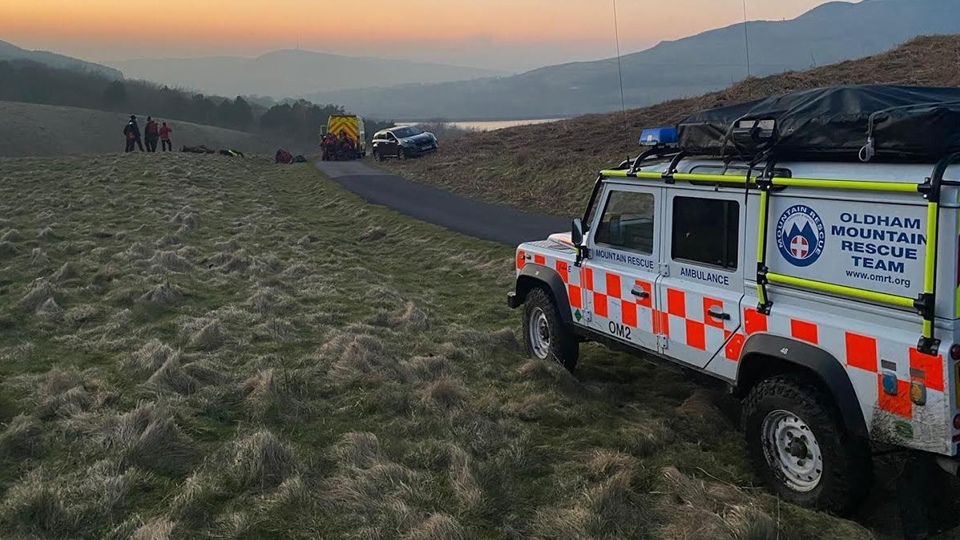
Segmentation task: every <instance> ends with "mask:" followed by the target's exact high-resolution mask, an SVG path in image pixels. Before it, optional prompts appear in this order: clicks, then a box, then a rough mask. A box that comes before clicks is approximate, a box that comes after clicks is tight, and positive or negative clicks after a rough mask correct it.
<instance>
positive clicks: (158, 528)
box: [131, 517, 176, 540]
mask: <svg viewBox="0 0 960 540" xmlns="http://www.w3.org/2000/svg"><path fill="white" fill-rule="evenodd" d="M175 527H176V523H174V522H172V521H170V520H169V519H167V518H163V517H159V518H153V519H151V520H150V521H148V522H146V523H144V524H143V526H141V527H140V528H139V529H137V530H136V531H134V533H133V536H132V537H131V540H170V535H171V534H172V533H173V529H174V528H175Z"/></svg>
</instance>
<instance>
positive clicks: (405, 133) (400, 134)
mask: <svg viewBox="0 0 960 540" xmlns="http://www.w3.org/2000/svg"><path fill="white" fill-rule="evenodd" d="M421 133H423V130H422V129H420V128H418V127H413V126H405V127H402V128H397V129H395V130H393V134H394V135H396V136H397V138H398V139H406V138H407V137H413V136H414V135H419V134H421Z"/></svg>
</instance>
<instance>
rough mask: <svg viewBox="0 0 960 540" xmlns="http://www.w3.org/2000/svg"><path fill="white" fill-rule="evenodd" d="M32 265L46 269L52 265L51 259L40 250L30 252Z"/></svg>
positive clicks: (35, 249) (34, 249)
mask: <svg viewBox="0 0 960 540" xmlns="http://www.w3.org/2000/svg"><path fill="white" fill-rule="evenodd" d="M30 264H31V265H33V266H39V267H46V266H47V265H48V264H50V258H49V257H47V254H46V253H44V252H43V250H42V249H40V248H33V250H31V251H30Z"/></svg>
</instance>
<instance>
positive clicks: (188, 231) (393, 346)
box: [0, 154, 886, 540]
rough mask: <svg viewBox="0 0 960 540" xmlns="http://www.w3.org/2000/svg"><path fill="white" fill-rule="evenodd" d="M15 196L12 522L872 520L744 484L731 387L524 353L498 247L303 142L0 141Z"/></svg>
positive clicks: (637, 533)
mask: <svg viewBox="0 0 960 540" xmlns="http://www.w3.org/2000/svg"><path fill="white" fill-rule="evenodd" d="M0 216H2V219H0V298H2V299H4V301H3V302H2V304H0V380H2V383H0V423H2V427H0V531H4V532H3V535H2V536H3V537H4V538H71V539H72V538H110V539H121V538H132V539H151V540H152V539H165V538H358V539H360V538H362V539H369V538H407V539H417V540H432V539H436V540H441V539H458V538H543V539H547V538H551V539H552V538H556V539H583V538H595V539H602V538H610V539H612V538H662V539H676V540H680V539H705V540H706V539H711V540H715V539H731V540H733V539H758V540H759V539H771V540H772V539H775V538H782V539H805V538H814V537H817V538H845V539H858V538H871V537H872V534H871V533H870V532H869V531H868V530H866V529H864V528H863V527H861V526H859V525H857V524H855V523H853V522H849V521H842V520H837V519H835V518H832V517H829V516H827V515H824V514H818V513H813V512H809V511H805V510H802V509H799V508H795V507H792V506H789V505H786V504H778V501H777V500H776V499H774V498H773V497H771V496H769V495H767V494H765V492H764V491H763V490H761V489H759V488H757V487H754V484H753V477H752V475H751V473H750V471H749V470H748V468H747V465H746V462H745V450H744V447H743V444H742V441H741V437H740V434H739V433H738V431H737V430H736V429H735V428H734V425H735V422H736V420H735V414H736V413H735V411H736V404H735V403H731V402H729V401H728V400H727V398H725V397H724V394H723V392H722V391H721V390H719V389H715V388H709V387H706V386H698V385H696V384H693V383H691V382H690V381H689V380H688V379H686V378H684V377H683V376H681V375H680V374H678V373H675V372H673V371H671V370H666V369H662V368H657V367H654V366H652V365H651V364H648V363H646V362H643V361H640V360H637V359H634V358H629V357H626V356H622V355H618V354H612V353H609V352H607V351H606V350H604V349H602V348H599V347H594V346H589V347H586V348H585V351H584V354H583V357H582V360H581V365H582V367H581V368H580V369H579V371H578V373H577V375H576V376H571V375H569V374H568V373H566V372H565V371H562V370H561V369H559V368H557V367H555V366H553V365H549V364H542V363H536V362H533V361H528V360H526V359H525V358H524V357H523V356H522V355H521V353H520V351H519V345H518V340H517V333H518V329H519V317H518V314H517V313H516V312H512V311H510V310H509V309H507V307H506V306H505V302H504V294H505V292H506V291H507V290H509V288H510V286H511V284H512V268H513V256H512V255H513V254H512V250H511V249H508V248H505V247H501V246H497V245H493V244H488V243H484V242H481V241H476V240H471V239H467V238H464V237H461V236H458V235H455V234H453V233H449V232H447V231H444V230H441V229H439V228H436V227H432V226H429V225H425V224H421V223H417V222H413V221H410V220H408V219H407V218H404V217H401V216H399V215H398V214H395V213H392V212H389V211H386V210H383V209H379V208H374V207H369V206H366V205H365V204H363V203H362V202H361V201H359V199H357V198H355V197H353V196H351V195H348V194H346V193H345V192H343V191H342V190H341V189H340V188H338V187H335V185H334V184H332V183H331V182H329V181H327V180H326V179H324V178H323V177H322V176H320V175H319V173H318V172H316V171H315V170H314V169H313V168H312V167H311V166H309V165H302V166H291V167H276V166H274V165H272V163H270V161H269V160H268V159H265V158H263V159H253V160H237V159H230V158H222V157H219V156H193V155H181V154H176V155H167V156H164V155H142V154H141V155H129V156H122V155H120V156H101V157H93V158H62V159H0ZM874 523H875V524H876V523H877V522H874ZM879 523H880V527H883V526H885V524H886V522H879Z"/></svg>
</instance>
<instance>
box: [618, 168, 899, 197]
mask: <svg viewBox="0 0 960 540" xmlns="http://www.w3.org/2000/svg"><path fill="white" fill-rule="evenodd" d="M600 174H601V175H603V176H604V177H607V178H627V177H628V175H627V171H624V170H618V171H611V170H606V171H600ZM629 178H637V179H640V180H660V179H662V178H663V175H662V174H661V173H657V172H643V171H641V172H638V173H636V174H635V175H629ZM757 178H759V175H758V176H751V177H750V179H749V182H748V180H747V177H746V175H743V176H741V175H729V174H728V175H724V174H694V173H674V175H673V179H674V180H682V181H686V182H717V183H721V184H744V183H749V184H750V185H756V181H757ZM771 181H772V184H773V185H774V186H794V187H807V188H823V189H850V190H856V191H883V192H892V193H917V184H911V183H909V182H877V181H872V180H824V179H822V178H780V177H774V178H773V179H772V180H771Z"/></svg>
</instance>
